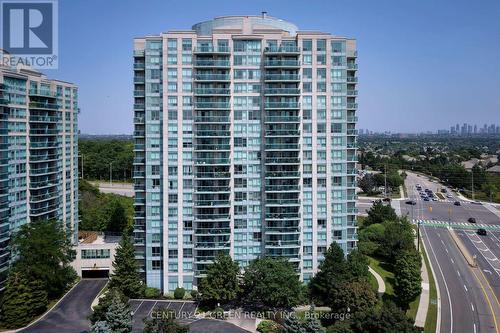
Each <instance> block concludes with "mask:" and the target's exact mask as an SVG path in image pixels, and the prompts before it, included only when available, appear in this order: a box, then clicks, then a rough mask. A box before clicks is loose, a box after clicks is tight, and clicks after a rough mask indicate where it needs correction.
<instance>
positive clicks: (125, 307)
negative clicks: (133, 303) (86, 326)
mask: <svg viewBox="0 0 500 333" xmlns="http://www.w3.org/2000/svg"><path fill="white" fill-rule="evenodd" d="M105 317H106V320H105V321H106V323H107V324H108V326H109V328H110V329H111V331H112V332H113V333H128V332H131V331H132V315H131V313H130V305H129V304H128V303H126V302H123V300H122V298H121V297H120V295H118V294H114V295H113V298H112V300H111V304H110V305H109V307H108V311H107V312H106V316H105Z"/></svg>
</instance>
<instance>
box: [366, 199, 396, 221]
mask: <svg viewBox="0 0 500 333" xmlns="http://www.w3.org/2000/svg"><path fill="white" fill-rule="evenodd" d="M397 219H398V216H397V214H396V212H395V211H394V209H393V208H392V207H391V206H389V205H384V204H383V203H382V201H380V200H377V201H375V203H374V204H373V206H372V207H371V208H370V210H368V217H367V218H366V219H365V222H364V225H365V226H369V225H371V224H375V223H383V222H385V221H395V220H397Z"/></svg>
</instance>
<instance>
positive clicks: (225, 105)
mask: <svg viewBox="0 0 500 333" xmlns="http://www.w3.org/2000/svg"><path fill="white" fill-rule="evenodd" d="M195 108H197V109H230V108H231V104H229V102H196V103H195Z"/></svg>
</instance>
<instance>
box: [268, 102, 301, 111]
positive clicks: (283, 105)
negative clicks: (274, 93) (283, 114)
mask: <svg viewBox="0 0 500 333" xmlns="http://www.w3.org/2000/svg"><path fill="white" fill-rule="evenodd" d="M265 105H266V109H300V104H299V103H298V102H266V104H265Z"/></svg>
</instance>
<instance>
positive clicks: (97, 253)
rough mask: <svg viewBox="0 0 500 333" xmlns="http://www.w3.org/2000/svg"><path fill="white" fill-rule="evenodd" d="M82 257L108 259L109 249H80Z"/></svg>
mask: <svg viewBox="0 0 500 333" xmlns="http://www.w3.org/2000/svg"><path fill="white" fill-rule="evenodd" d="M81 255H82V259H108V258H109V257H110V251H109V249H101V250H82V252H81Z"/></svg>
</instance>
